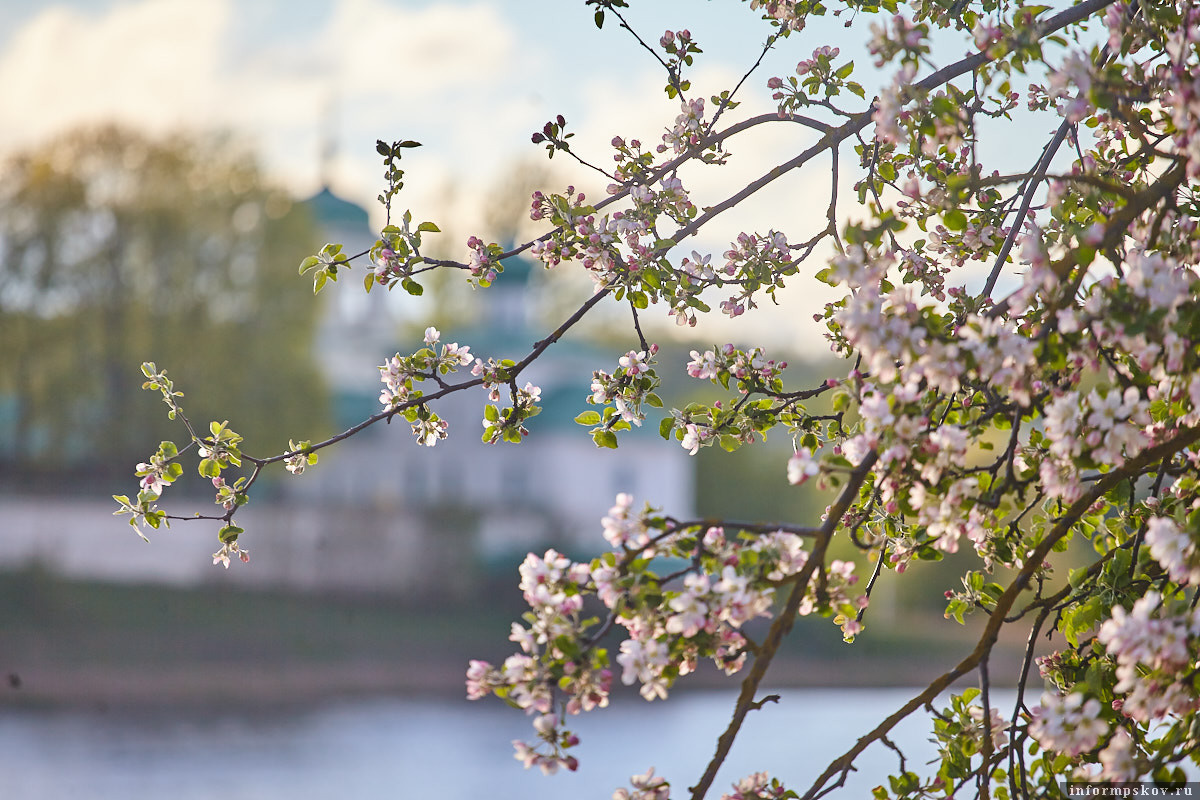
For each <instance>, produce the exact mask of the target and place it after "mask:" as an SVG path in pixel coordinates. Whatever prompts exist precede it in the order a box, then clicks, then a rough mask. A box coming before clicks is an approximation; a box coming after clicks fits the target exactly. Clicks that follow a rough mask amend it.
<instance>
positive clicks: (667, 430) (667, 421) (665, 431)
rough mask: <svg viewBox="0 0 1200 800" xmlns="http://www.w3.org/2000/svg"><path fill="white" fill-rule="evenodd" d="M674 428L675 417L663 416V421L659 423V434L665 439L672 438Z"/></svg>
mask: <svg viewBox="0 0 1200 800" xmlns="http://www.w3.org/2000/svg"><path fill="white" fill-rule="evenodd" d="M674 428H675V418H674V417H663V419H662V421H661V422H659V423H658V435H659V436H661V437H662V438H664V439H670V438H671V431H672V430H674Z"/></svg>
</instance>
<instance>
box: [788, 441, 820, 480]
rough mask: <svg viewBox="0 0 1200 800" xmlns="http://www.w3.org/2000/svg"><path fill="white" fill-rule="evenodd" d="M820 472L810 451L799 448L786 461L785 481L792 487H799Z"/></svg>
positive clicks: (805, 448) (817, 463) (818, 464)
mask: <svg viewBox="0 0 1200 800" xmlns="http://www.w3.org/2000/svg"><path fill="white" fill-rule="evenodd" d="M820 471H821V465H820V463H819V462H818V461H817V460H816V459H815V458H813V454H812V451H811V450H809V449H808V448H807V447H801V448H800V449H799V450H797V451H796V452H794V453H792V457H791V458H789V459H788V463H787V479H788V483H790V484H791V485H793V486H799V485H800V484H802V483H804V482H805V481H807V480H808V479H809V478H811V477H812V476H813V475H816V474H817V473H818V472H820Z"/></svg>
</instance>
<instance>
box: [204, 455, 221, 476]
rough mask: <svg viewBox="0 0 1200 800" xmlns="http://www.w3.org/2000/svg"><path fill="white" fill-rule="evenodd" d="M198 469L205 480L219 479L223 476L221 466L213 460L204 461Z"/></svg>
mask: <svg viewBox="0 0 1200 800" xmlns="http://www.w3.org/2000/svg"><path fill="white" fill-rule="evenodd" d="M198 469H199V471H200V474H201V475H202V476H203V477H205V478H218V477H220V475H221V465H220V464H218V463H217V462H216V461H214V460H213V459H211V458H206V459H204V460H202V461H201V462H200V466H199V467H198Z"/></svg>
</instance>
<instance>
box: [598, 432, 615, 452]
mask: <svg viewBox="0 0 1200 800" xmlns="http://www.w3.org/2000/svg"><path fill="white" fill-rule="evenodd" d="M592 441H593V442H595V443H596V446H597V447H607V448H608V449H610V450H616V449H617V435H616V434H615V433H613V432H612V431H596V432H595V433H593V434H592Z"/></svg>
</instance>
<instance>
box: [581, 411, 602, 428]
mask: <svg viewBox="0 0 1200 800" xmlns="http://www.w3.org/2000/svg"><path fill="white" fill-rule="evenodd" d="M575 421H576V422H578V423H579V424H580V425H599V424H600V415H599V414H598V413H596V412H595V411H584V412H583V413H582V414H580V415H579V416H578V417H576V418H575Z"/></svg>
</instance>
